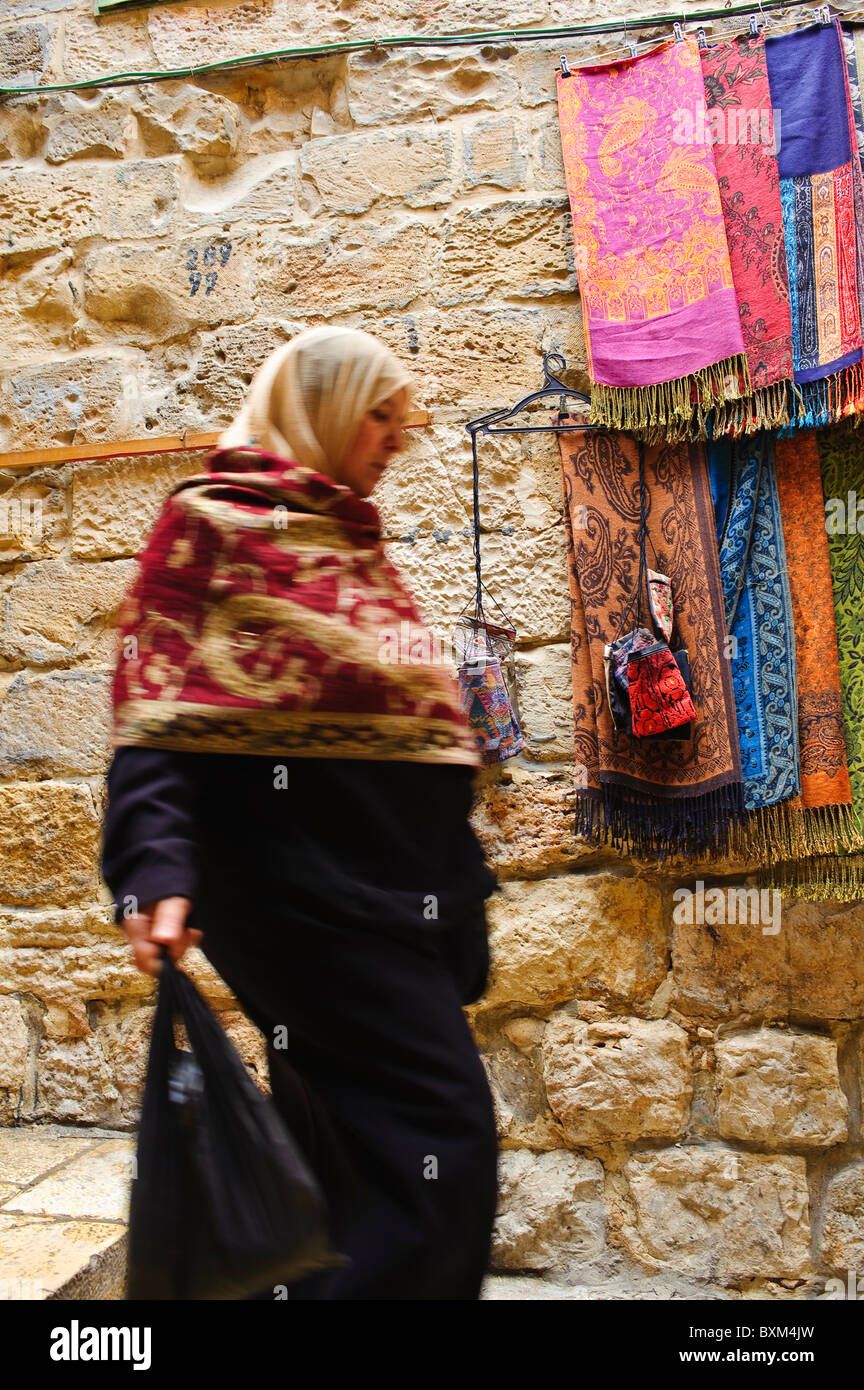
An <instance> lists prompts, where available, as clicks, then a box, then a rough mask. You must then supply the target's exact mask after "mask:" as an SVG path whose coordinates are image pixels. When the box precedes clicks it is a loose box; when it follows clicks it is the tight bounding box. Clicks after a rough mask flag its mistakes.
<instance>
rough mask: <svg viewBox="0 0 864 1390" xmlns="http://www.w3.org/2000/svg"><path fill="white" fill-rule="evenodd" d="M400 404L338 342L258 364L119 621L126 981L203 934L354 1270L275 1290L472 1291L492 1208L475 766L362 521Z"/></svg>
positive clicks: (309, 342) (356, 342) (361, 358)
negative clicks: (262, 1041) (473, 1024)
mask: <svg viewBox="0 0 864 1390" xmlns="http://www.w3.org/2000/svg"><path fill="white" fill-rule="evenodd" d="M410 386H411V379H410V376H409V374H408V373H407V372H406V371H405V369H404V368H403V367H402V365H401V364H400V363H399V362H398V361H397V359H396V358H395V357H393V355H392V354H391V353H390V352H389V351H388V350H387V349H386V348H384V347H383V345H381V344H380V343H378V342H377V341H376V340H375V339H374V338H372V337H370V336H369V335H367V334H365V333H360V332H358V331H355V330H349V329H340V328H316V329H311V330H308V331H306V332H304V333H301V334H299V335H298V336H297V337H296V338H294V339H293V340H292V341H291V342H290V343H289V344H288V345H287V346H285V347H283V348H280V349H279V350H278V351H277V352H275V353H274V354H272V355H271V357H270V358H268V359H267V361H266V362H265V363H264V365H263V366H262V367H261V369H260V371H259V372H258V374H257V376H256V378H255V379H254V381H253V383H252V386H251V388H250V391H249V395H248V398H247V400H246V402H245V404H244V406H243V409H242V410H241V412H240V414H239V416H238V417H237V419H236V420H235V422H234V424H233V425H232V426H231V427H230V428H229V429H228V431H227V432H226V433H225V434H224V435H222V436H221V438H220V448H219V450H218V451H217V452H216V453H215V454H214V455H213V456H212V458H211V460H210V468H209V473H207V474H200V475H198V476H196V477H194V478H190V479H187V480H186V481H185V482H184V483H182V484H181V485H180V486H179V487H178V488H176V489H175V490H174V492H173V493H172V494H171V496H170V497H169V498H168V500H167V502H166V503H165V505H164V507H163V509H162V512H161V513H160V516H159V518H158V520H157V522H156V525H155V526H154V528H153V530H152V532H151V533H150V537H149V539H148V542H147V545H146V547H145V549H144V551H143V553H142V556H141V559H140V572H139V577H138V579H137V580H136V582H135V584H133V586H132V588H131V590H130V592H129V594H128V595H127V599H126V602H125V604H124V608H123V612H122V613H121V621H120V655H119V658H118V664H117V670H116V674H115V679H114V740H113V741H114V756H113V761H112V765H111V768H110V771H109V777H108V811H107V817H106V822H105V829H104V842H103V857H102V872H103V876H104V878H105V881H106V883H107V884H108V885H109V887H110V889H111V892H112V895H113V897H114V900H115V904H116V919H117V921H118V922H120V921H122V923H123V925H124V927H125V930H126V932H127V934H128V936H129V939H130V941H131V943H132V946H133V949H134V954H135V960H136V963H137V964H138V966H139V968H140V969H142V970H144V971H146V972H148V973H150V974H156V973H158V970H159V957H160V955H161V953H162V951H163V949H165V950H167V951H168V952H169V954H170V955H171V958H172V959H173V960H179V959H180V957H181V956H182V954H183V952H184V951H185V950H186V948H187V947H188V946H189V945H192V944H197V943H198V942H199V941H200V944H201V949H202V950H203V951H204V953H205V954H206V956H207V957H208V959H209V960H210V961H211V962H212V964H213V966H214V967H215V969H216V970H217V971H218V972H219V974H220V975H221V976H222V978H223V979H224V980H225V981H226V983H227V984H228V985H229V986H230V987H231V989H232V990H233V992H234V993H235V995H236V997H237V999H238V1001H239V1002H240V1004H241V1005H242V1007H243V1009H244V1010H245V1011H246V1013H247V1014H248V1016H249V1018H250V1019H252V1020H253V1022H254V1023H255V1024H256V1025H257V1026H258V1028H260V1029H261V1031H262V1033H263V1034H264V1036H265V1038H266V1039H267V1055H268V1061H269V1065H270V1077H271V1086H272V1092H273V1098H274V1101H275V1103H276V1104H277V1106H278V1107H279V1109H280V1111H281V1112H282V1114H283V1116H284V1118H285V1120H286V1122H287V1123H288V1125H289V1126H290V1128H291V1130H292V1131H293V1133H294V1135H295V1137H296V1139H297V1140H298V1142H299V1143H300V1144H301V1146H302V1147H303V1148H304V1151H305V1152H306V1155H307V1157H308V1159H309V1161H310V1164H311V1166H312V1167H313V1169H314V1171H315V1172H316V1174H317V1176H318V1178H319V1181H320V1182H321V1185H322V1188H323V1190H324V1194H325V1197H326V1199H327V1203H328V1212H329V1221H330V1235H331V1240H332V1242H333V1244H334V1246H335V1248H336V1249H337V1250H339V1251H341V1252H342V1253H344V1254H346V1255H347V1256H348V1257H349V1259H350V1261H351V1263H350V1264H349V1265H347V1266H346V1267H344V1268H340V1269H335V1270H327V1271H324V1272H322V1273H317V1274H314V1275H311V1276H308V1277H307V1278H304V1279H302V1280H300V1281H298V1282H297V1283H295V1284H293V1285H292V1286H291V1289H290V1297H292V1298H309V1299H477V1298H478V1297H479V1293H480V1286H481V1282H482V1279H483V1274H484V1271H485V1268H486V1263H487V1259H488V1254H489V1245H490V1238H491V1228H492V1222H493V1218H494V1211H495V1201H496V1171H495V1170H496V1157H497V1144H496V1137H495V1123H494V1115H493V1107H492V1101H491V1096H490V1093H489V1087H488V1083H487V1080H486V1075H485V1071H484V1069H483V1065H482V1063H481V1061H480V1057H479V1055H478V1052H477V1049H476V1046H475V1044H474V1041H473V1038H472V1036H471V1033H470V1030H469V1028H468V1025H467V1022H466V1019H465V1016H464V1013H463V1011H462V1005H463V1004H464V1003H469V1002H472V1001H473V1000H474V999H476V998H477V997H479V995H480V994H481V993H482V991H483V989H484V987H485V982H486V972H487V967H488V954H487V941H486V917H485V899H486V898H487V897H488V896H489V894H490V893H492V892H493V891H494V890H495V888H496V886H497V884H496V880H495V877H494V875H493V874H492V873H491V871H490V870H489V868H488V866H487V865H486V863H485V860H484V857H483V852H482V849H481V847H480V845H479V843H478V841H477V838H476V836H475V835H474V833H473V830H472V829H471V826H470V824H469V821H468V814H469V811H470V807H471V800H472V781H473V772H474V768H475V767H476V766H477V765H478V763H479V756H478V754H477V751H476V747H475V743H474V738H473V736H472V734H471V732H470V729H469V727H468V725H467V723H466V721H465V718H464V715H463V714H462V712H461V709H460V707H459V703H458V698H457V691H456V686H455V682H454V681H453V679H452V677H451V676H450V675H449V674H448V673H447V672H446V670H445V669H444V667H443V666H442V665H441V664H440V663H439V664H436V663H434V662H433V661H430V660H428V659H427V660H422V659H421V660H419V661H418V660H417V657H418V654H419V655H420V656H421V658H422V657H423V656H424V655H428V648H429V644H428V635H429V634H428V630H426V629H425V628H423V626H422V621H421V619H420V615H419V614H418V612H417V610H416V607H415V605H414V602H413V600H412V599H411V596H410V595H409V594H408V592H407V590H406V589H405V587H404V584H403V582H402V580H401V578H400V576H399V574H398V572H397V571H396V569H395V568H394V567H393V566H392V565H391V564H390V562H389V560H388V559H387V557H386V555H385V553H384V549H383V545H382V543H381V540H380V518H379V514H378V511H377V509H376V507H375V506H374V504H373V503H372V502H370V501H368V500H367V499H368V497H369V494H370V493H371V492H372V490H373V488H374V487H375V485H376V483H377V482H378V481H379V479H380V477H381V475H382V474H383V472H384V470H385V468H386V467H387V465H388V463H389V462H390V460H391V459H392V457H393V455H395V454H396V453H397V452H398V451H399V450H400V449H401V448H402V447H403V436H402V424H403V419H404V414H405V410H406V408H407V406H408V403H409V400H410ZM418 637H419V638H420V645H419V646H418V645H417V643H418ZM424 638H425V639H426V640H425V642H424V641H423V639H424ZM394 652H395V653H396V655H395V656H394ZM265 1296H272V1293H270V1294H268V1291H262V1297H265Z"/></svg>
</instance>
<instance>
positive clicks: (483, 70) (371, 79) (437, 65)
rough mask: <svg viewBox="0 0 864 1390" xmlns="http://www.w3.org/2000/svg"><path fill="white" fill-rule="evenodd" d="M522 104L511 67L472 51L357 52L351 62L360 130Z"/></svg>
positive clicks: (351, 97)
mask: <svg viewBox="0 0 864 1390" xmlns="http://www.w3.org/2000/svg"><path fill="white" fill-rule="evenodd" d="M517 102H518V90H517V85H516V81H515V79H514V78H513V76H512V75H511V74H510V72H509V71H508V70H507V67H506V65H505V64H502V63H490V62H489V60H488V59H487V58H486V56H485V55H481V54H480V53H479V52H472V51H471V50H470V49H467V50H466V49H446V48H442V49H437V48H433V49H424V50H423V51H422V52H420V53H399V52H394V53H387V52H383V53H369V52H367V53H355V54H352V55H351V57H350V59H349V61H348V103H349V106H350V109H351V115H352V117H353V119H354V123H355V125H357V126H378V125H384V124H385V123H386V122H388V121H390V122H398V123H400V124H402V123H403V122H405V121H408V120H411V121H422V120H424V119H425V120H429V119H435V120H445V119H448V118H449V117H451V116H455V115H458V114H461V113H462V112H465V111H477V110H484V109H485V110H492V111H499V110H502V109H504V108H506V107H508V106H515V105H516V104H517Z"/></svg>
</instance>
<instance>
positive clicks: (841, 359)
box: [765, 24, 864, 425]
mask: <svg viewBox="0 0 864 1390" xmlns="http://www.w3.org/2000/svg"><path fill="white" fill-rule="evenodd" d="M765 52H766V57H767V64H768V81H769V85H770V90H771V103H772V106H773V108H774V110H775V111H776V110H778V109H779V110H780V111H781V113H782V138H781V141H780V149H779V152H778V156H777V162H778V167H779V171H780V197H781V202H782V206H783V232H784V236H785V239H786V265H787V270H788V273H789V297H790V303H791V307H792V344H793V356H794V363H795V371H794V380H795V383H796V385H797V386H798V388H799V392H800V397H801V402H802V405H801V407H800V408H799V411H798V420H799V423H802V424H807V425H814V424H822V423H828V422H830V421H833V420H836V419H839V418H840V417H841V416H842V415H844V414H849V413H851V412H852V411H855V410H860V409H861V408H862V406H864V376H862V366H861V358H862V337H861V313H860V308H859V300H858V273H857V264H856V261H857V253H856V236H857V235H860V234H861V229H858V228H856V221H855V190H854V180H853V172H854V171H853V163H852V151H853V138H854V137H853V131H852V123H851V118H850V112H851V103H850V99H849V93H848V89H847V79H846V63H845V58H844V53H843V44H842V35H841V32H840V28H839V25H834V24H831V25H820V24H815V25H809V26H808V27H807V28H804V29H799V30H796V31H795V32H794V33H792V34H781V35H778V36H776V37H773V38H772V37H770V36H769V37H768V38H767V39H766V41H765ZM859 174H860V169H859Z"/></svg>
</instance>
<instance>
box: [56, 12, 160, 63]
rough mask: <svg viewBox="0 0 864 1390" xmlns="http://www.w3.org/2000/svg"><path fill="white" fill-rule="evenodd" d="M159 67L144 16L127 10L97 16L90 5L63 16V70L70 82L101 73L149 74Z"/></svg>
mask: <svg viewBox="0 0 864 1390" xmlns="http://www.w3.org/2000/svg"><path fill="white" fill-rule="evenodd" d="M158 66H159V64H158V63H157V61H156V55H155V53H154V52H153V46H152V44H151V43H150V38H149V35H148V33H147V17H146V13H142V12H141V11H140V10H134V11H128V10H127V11H124V12H123V13H122V14H118V15H99V16H98V17H97V16H96V15H94V13H93V6H92V5H86V6H83V7H81V6H79V7H78V8H76V9H75V10H74V12H73V13H71V14H68V15H66V17H65V25H64V34H63V70H64V73H65V75H66V77H67V79H68V80H69V81H70V82H81V81H83V80H85V79H86V78H88V77H93V76H94V75H95V74H97V73H100V72H132V71H135V72H152V71H153V70H154V68H157V67H158Z"/></svg>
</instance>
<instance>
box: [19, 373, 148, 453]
mask: <svg viewBox="0 0 864 1390" xmlns="http://www.w3.org/2000/svg"><path fill="white" fill-rule="evenodd" d="M125 372H126V366H125V363H124V362H123V361H122V360H121V359H119V358H116V357H96V356H90V355H87V354H81V355H80V356H77V357H70V358H67V359H66V360H65V361H59V362H58V361H55V362H39V363H36V364H34V365H31V366H22V367H18V368H12V369H11V370H10V371H8V373H7V374H6V376H5V381H4V382H3V385H2V388H0V426H2V431H3V435H4V436H5V441H6V445H7V447H8V448H10V449H11V448H16V447H19V448H20V447H21V446H22V444H26V447H27V448H30V449H37V448H41V447H49V448H50V447H51V446H52V445H57V444H73V443H83V442H84V441H85V440H101V439H112V438H113V439H122V438H124V435H126V434H127V432H128V431H129V430H131V429H134V426H135V425H136V424H137V420H136V418H135V412H134V407H133V406H132V404H131V402H130V401H129V400H128V399H127V397H126V396H125V393H124V378H125Z"/></svg>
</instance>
